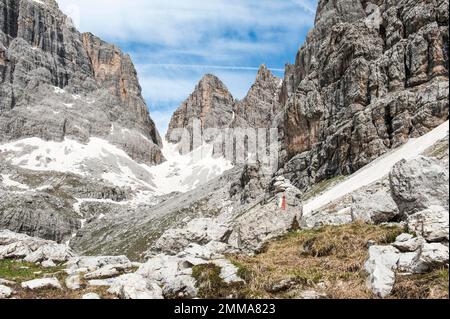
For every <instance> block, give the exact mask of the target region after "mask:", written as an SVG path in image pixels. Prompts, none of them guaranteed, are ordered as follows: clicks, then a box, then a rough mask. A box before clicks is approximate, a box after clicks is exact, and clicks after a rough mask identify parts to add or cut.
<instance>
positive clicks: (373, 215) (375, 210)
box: [352, 187, 399, 224]
mask: <svg viewBox="0 0 450 319" xmlns="http://www.w3.org/2000/svg"><path fill="white" fill-rule="evenodd" d="M352 202H353V203H352V217H353V220H354V221H363V222H366V223H370V224H381V223H386V222H391V221H392V220H393V219H394V218H395V217H396V216H397V215H398V214H399V210H398V207H397V204H396V203H395V201H394V199H393V198H392V196H391V194H390V190H389V189H385V188H384V187H383V188H378V189H377V188H366V189H362V190H359V191H357V192H355V193H354V194H353V195H352Z"/></svg>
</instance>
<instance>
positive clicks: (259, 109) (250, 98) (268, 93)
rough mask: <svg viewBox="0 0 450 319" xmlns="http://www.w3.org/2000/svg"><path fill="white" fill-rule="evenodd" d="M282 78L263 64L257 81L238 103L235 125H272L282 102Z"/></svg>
mask: <svg viewBox="0 0 450 319" xmlns="http://www.w3.org/2000/svg"><path fill="white" fill-rule="evenodd" d="M280 83H281V79H280V78H277V77H276V76H274V75H273V74H272V72H271V71H270V70H269V69H268V68H267V67H266V65H264V64H262V65H261V66H260V68H259V70H258V73H257V75H256V79H255V83H254V84H253V85H252V87H251V88H250V90H249V91H248V93H247V96H246V97H245V98H244V99H243V100H242V101H240V102H239V103H237V104H236V108H235V112H236V116H235V120H234V121H233V124H232V126H233V127H253V128H268V127H271V124H272V120H273V118H274V116H275V115H276V114H277V113H278V110H279V108H280V104H279V103H278V97H279V94H280V88H281V87H280Z"/></svg>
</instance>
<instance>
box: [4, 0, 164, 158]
mask: <svg viewBox="0 0 450 319" xmlns="http://www.w3.org/2000/svg"><path fill="white" fill-rule="evenodd" d="M0 11H1V12H2V13H1V14H0V96H1V99H0V132H1V135H0V141H9V140H17V139H21V138H24V137H40V138H42V139H46V140H55V141H61V140H63V139H64V138H66V137H67V138H73V139H76V140H79V141H82V142H86V141H87V140H89V138H90V137H91V136H96V137H102V138H105V139H107V140H109V141H111V142H113V143H115V144H117V145H118V146H120V147H122V148H123V149H124V150H125V151H126V152H127V153H128V154H129V155H130V156H132V157H133V158H134V159H136V160H138V161H142V162H146V163H149V164H155V163H160V162H161V161H162V160H163V157H162V154H161V152H160V149H159V146H160V145H161V139H160V137H159V135H158V132H157V131H156V128H155V125H154V123H153V121H152V120H151V119H150V117H149V113H148V110H147V107H146V105H145V102H144V100H143V98H142V95H141V88H140V86H139V83H138V79H137V74H136V71H135V69H134V66H133V64H132V62H131V60H130V58H129V56H127V55H124V54H123V53H121V52H120V50H119V49H118V48H116V47H114V46H112V45H108V44H106V43H105V42H103V41H101V40H100V39H98V38H96V37H94V36H93V35H91V34H80V33H79V32H78V31H77V30H76V29H75V28H74V27H73V24H72V23H71V20H70V19H69V18H68V17H66V16H65V15H64V14H63V13H62V12H61V11H60V10H59V8H58V5H57V3H56V2H55V1H54V0H45V1H31V0H2V1H0Z"/></svg>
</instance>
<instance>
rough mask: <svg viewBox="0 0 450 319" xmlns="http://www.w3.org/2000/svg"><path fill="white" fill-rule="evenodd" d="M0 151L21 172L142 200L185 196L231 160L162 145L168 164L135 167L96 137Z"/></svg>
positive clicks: (206, 150) (207, 148)
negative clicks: (99, 182)
mask: <svg viewBox="0 0 450 319" xmlns="http://www.w3.org/2000/svg"><path fill="white" fill-rule="evenodd" d="M112 129H113V130H116V128H114V127H112ZM0 152H4V153H5V157H6V160H7V161H9V162H10V163H11V164H12V165H16V166H18V167H21V168H24V169H29V170H35V171H54V172H62V173H73V174H77V175H81V176H84V177H90V178H95V179H103V180H105V181H106V182H108V183H110V184H112V185H115V186H119V187H130V188H131V189H133V190H135V191H136V192H139V191H141V192H146V193H144V194H145V196H148V195H149V192H151V193H152V194H153V195H154V196H161V195H167V194H170V193H173V192H188V191H190V190H193V189H195V188H196V187H198V186H200V185H202V184H204V183H206V182H208V181H210V180H211V179H213V178H215V177H217V176H220V175H222V174H223V173H224V172H225V171H226V170H228V169H231V168H232V165H231V162H229V161H227V160H225V159H224V158H220V157H215V156H213V146H211V145H203V146H202V147H200V148H198V149H196V150H195V151H194V152H191V153H189V154H186V155H180V154H179V152H178V147H177V145H173V144H169V143H164V148H163V154H164V157H165V158H166V159H167V161H166V162H164V163H162V164H160V165H157V166H149V165H146V164H140V163H137V162H136V161H134V160H133V159H131V158H130V157H129V156H128V154H127V153H126V152H125V151H123V150H121V149H120V148H118V147H116V146H115V145H113V144H111V143H110V142H108V141H106V140H103V139H100V138H91V139H90V140H89V142H88V143H86V144H83V143H80V142H78V141H76V140H71V139H65V140H64V141H62V142H54V141H44V140H42V139H40V138H36V137H34V138H27V139H22V140H19V141H15V142H11V143H7V144H3V145H0ZM6 181H9V179H6ZM10 183H11V182H10ZM16 186H17V185H16ZM136 197H137V199H136V201H137V200H139V199H143V194H140V193H137V194H136ZM147 198H148V197H147Z"/></svg>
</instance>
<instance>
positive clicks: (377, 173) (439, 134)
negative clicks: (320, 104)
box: [304, 121, 449, 216]
mask: <svg viewBox="0 0 450 319" xmlns="http://www.w3.org/2000/svg"><path fill="white" fill-rule="evenodd" d="M448 134H449V122H448V121H447V122H445V123H443V124H442V125H440V126H439V127H437V128H435V129H434V130H432V131H431V132H429V133H428V134H426V135H423V136H421V137H419V138H415V139H410V140H409V141H408V142H407V143H406V144H404V145H403V146H401V147H399V148H398V149H396V150H393V151H391V152H390V153H388V154H386V155H384V156H381V157H379V158H378V159H376V160H375V161H374V162H372V163H371V164H369V165H367V166H366V167H364V168H362V169H361V170H359V171H358V172H356V173H355V174H353V175H351V176H350V177H348V178H347V179H346V180H345V181H343V182H342V183H339V184H338V185H336V186H333V187H332V188H331V189H329V190H328V191H326V192H325V193H323V194H321V195H319V196H318V197H316V198H313V199H312V200H310V201H308V202H307V203H306V204H305V206H304V215H305V216H308V215H310V214H312V213H313V212H314V211H317V210H318V209H320V208H322V207H324V206H326V205H328V204H330V203H332V202H334V201H336V200H338V199H340V198H342V197H344V196H346V195H348V194H350V193H352V192H354V191H356V190H358V189H360V188H362V187H365V186H368V185H370V184H372V183H374V182H376V181H378V180H380V179H382V178H383V177H385V176H387V175H388V174H389V172H390V171H391V169H392V168H393V167H394V166H395V165H396V164H397V163H399V162H400V161H402V160H412V159H414V158H416V157H417V156H419V155H421V154H423V153H424V152H425V151H426V150H427V149H428V148H430V147H431V146H433V145H434V144H435V143H437V142H439V141H440V140H442V139H444V138H446V137H447V136H448Z"/></svg>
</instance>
